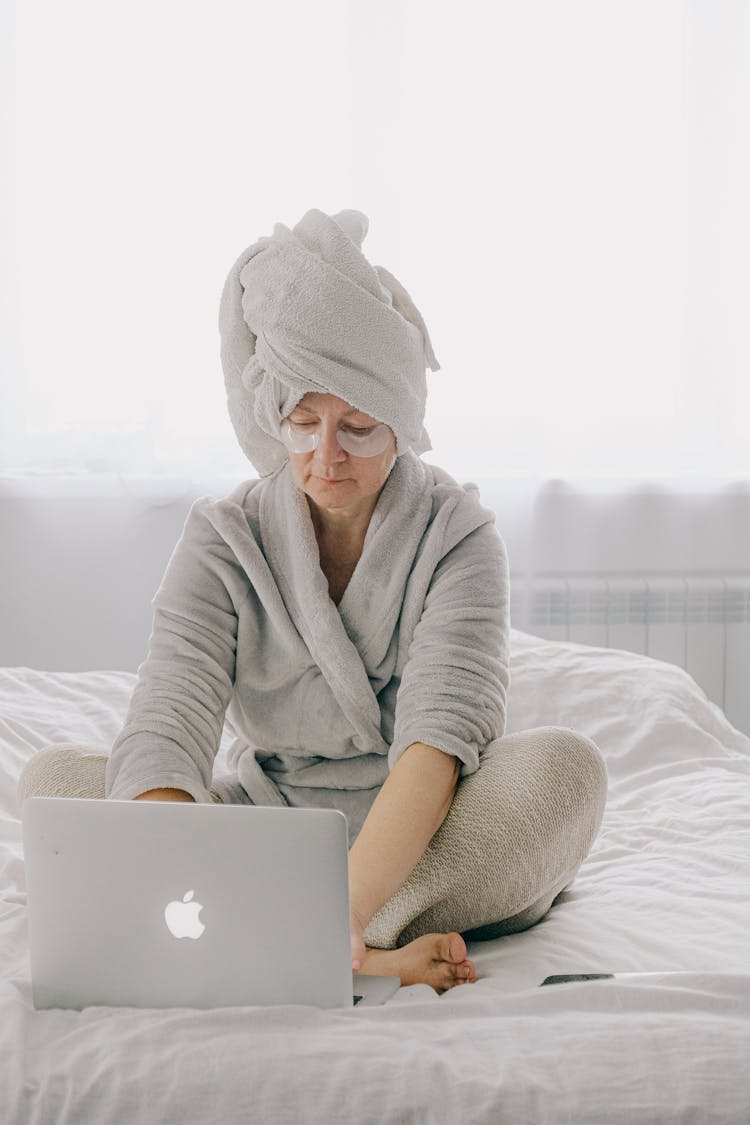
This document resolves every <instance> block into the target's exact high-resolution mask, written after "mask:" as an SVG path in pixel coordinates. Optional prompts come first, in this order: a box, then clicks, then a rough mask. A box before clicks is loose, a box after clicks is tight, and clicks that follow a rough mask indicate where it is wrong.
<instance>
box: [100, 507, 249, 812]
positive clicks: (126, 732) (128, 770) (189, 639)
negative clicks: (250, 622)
mask: <svg viewBox="0 0 750 1125" xmlns="http://www.w3.org/2000/svg"><path fill="white" fill-rule="evenodd" d="M211 504H212V501H211V499H210V498H207V497H201V498H199V499H198V500H196V501H195V502H194V503H193V505H192V507H191V508H190V511H189V513H188V516H187V519H186V521H185V525H184V528H183V531H182V535H181V537H180V539H179V541H178V543H177V546H176V547H175V549H174V551H173V552H172V556H171V558H170V560H169V563H168V564H167V568H166V571H165V572H164V576H163V578H162V581H161V585H160V586H159V589H158V590H157V592H156V594H155V596H154V599H153V601H152V605H153V606H154V617H153V628H152V632H151V637H150V640H149V650H148V655H147V657H146V659H145V661H144V662H143V663H142V664H141V665H140V667H139V668H138V679H137V682H136V685H135V688H134V690H133V693H132V695H131V698H130V702H129V706H128V711H127V715H126V718H125V722H124V725H123V727H122V728H121V730H120V733H119V734H118V736H117V738H116V739H115V741H114V743H113V745H112V749H111V752H110V756H109V760H108V763H107V767H106V773H105V797H108V798H111V799H114V800H132V798H134V797H137V796H138V795H139V794H140V793H144V792H146V790H148V789H162V788H169V789H185V790H186V791H187V792H188V793H190V795H191V796H192V797H193V798H194V800H195V801H198V802H200V803H210V801H211V795H210V792H209V786H210V784H211V776H212V769H213V763H214V759H215V757H216V754H217V752H218V749H219V745H220V742H221V734H222V730H223V725H224V715H225V712H226V709H227V706H228V704H229V700H230V698H231V694H232V691H233V685H234V675H235V655H236V648H237V620H238V609H239V605H240V603H241V602H242V601H243V600H244V598H245V597H246V596H247V593H248V584H247V580H246V579H245V580H244V581H243V577H242V570H241V567H239V564H238V562H237V560H236V558H235V556H234V554H233V552H232V551H231V549H230V548H229V547H228V545H227V544H226V543H225V542H224V541H223V539H222V538H221V536H220V535H219V533H218V532H217V531H216V530H215V528H214V527H213V525H212V524H211V521H210V518H209V516H208V513H209V512H210V506H211Z"/></svg>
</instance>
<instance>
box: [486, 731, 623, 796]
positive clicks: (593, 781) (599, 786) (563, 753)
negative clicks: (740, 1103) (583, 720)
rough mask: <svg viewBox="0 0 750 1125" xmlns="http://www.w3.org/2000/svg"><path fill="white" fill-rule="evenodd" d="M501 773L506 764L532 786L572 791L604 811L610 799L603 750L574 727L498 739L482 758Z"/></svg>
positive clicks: (517, 732) (520, 732)
mask: <svg viewBox="0 0 750 1125" xmlns="http://www.w3.org/2000/svg"><path fill="white" fill-rule="evenodd" d="M488 760H489V761H492V762H493V764H494V765H495V767H496V768H497V769H500V770H502V769H503V766H504V765H505V764H510V763H511V762H512V763H513V767H514V768H516V769H518V770H519V771H520V772H522V773H523V775H524V777H525V778H527V779H528V783H529V784H533V782H534V781H535V780H536V781H538V782H539V783H540V784H542V785H545V786H548V785H549V784H550V783H551V782H552V781H553V780H554V784H555V786H556V787H559V786H561V785H562V786H566V787H569V788H570V790H571V792H572V794H573V795H574V796H575V798H576V799H578V798H584V799H585V800H586V801H587V803H589V804H590V805H591V806H592V807H593V808H595V809H599V808H601V809H602V810H603V808H604V804H605V803H606V798H607V789H608V775H607V765H606V762H605V760H604V755H603V754H602V752H601V750H600V749H599V747H598V746H597V745H596V743H595V742H593V741H592V739H590V738H589V737H588V736H587V735H585V734H582V733H581V732H580V731H575V730H572V729H571V728H570V727H562V726H541V727H531V728H529V729H528V730H522V731H515V732H513V733H512V734H506V735H504V736H503V737H502V738H498V739H495V741H494V742H491V743H490V744H489V745H488V746H487V748H486V749H485V751H484V753H483V755H482V756H481V758H480V767H481V765H482V763H483V762H486V761H488Z"/></svg>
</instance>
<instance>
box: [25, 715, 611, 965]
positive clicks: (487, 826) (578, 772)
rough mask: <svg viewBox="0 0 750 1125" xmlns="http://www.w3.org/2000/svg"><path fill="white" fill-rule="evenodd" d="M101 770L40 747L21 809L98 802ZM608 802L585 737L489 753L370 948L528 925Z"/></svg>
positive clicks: (70, 749)
mask: <svg viewBox="0 0 750 1125" xmlns="http://www.w3.org/2000/svg"><path fill="white" fill-rule="evenodd" d="M106 761H107V753H106V751H105V750H103V749H102V748H101V747H89V746H80V745H74V744H72V743H66V744H61V745H56V746H47V747H45V748H44V749H43V750H40V751H38V752H37V753H36V754H34V755H33V756H32V758H31V759H30V760H29V762H27V764H26V765H25V767H24V769H23V771H22V773H21V777H20V780H19V784H18V801H19V807H20V805H21V804H22V802H23V801H24V800H25V798H26V797H30V796H43V797H92V798H103V797H104V770H105V766H106ZM238 784H239V782H237V781H236V779H235V780H234V785H235V786H236V785H238ZM212 785H213V788H212V790H211V796H212V799H213V800H214V801H216V802H218V803H226V802H232V801H233V789H232V781H231V779H229V778H226V777H224V778H215V779H214V781H213V783H212ZM243 793H244V791H243ZM245 797H246V795H245ZM606 800H607V768H606V765H605V763H604V758H603V757H602V754H601V752H600V750H599V749H598V747H597V746H596V745H595V744H594V743H593V742H592V741H591V740H590V739H589V738H586V737H585V736H584V735H581V734H577V733H576V732H575V731H572V730H569V729H568V728H567V727H554V726H545V727H533V728H531V729H529V730H524V731H518V732H516V733H514V734H507V735H505V736H504V737H503V738H498V739H496V740H495V741H494V742H491V743H489V745H488V746H487V747H486V748H485V750H484V751H483V752H482V754H481V755H480V764H479V769H478V770H477V771H476V773H473V774H472V775H471V776H470V777H466V778H463V779H462V780H461V781H459V783H458V786H457V787H456V792H455V795H454V798H453V804H452V805H451V808H450V811H449V812H448V815H447V816H446V817H445V820H444V821H443V823H442V824H441V825H440V827H439V828H438V830H437V832H436V833H435V835H434V836H433V837H432V839H431V840H430V842H429V844H428V845H427V848H426V849H425V851H424V853H423V854H422V856H421V858H420V859H419V861H418V863H417V865H416V867H415V868H414V870H413V871H412V872H411V874H410V875H409V877H408V878H407V880H406V882H405V883H404V884H403V885H402V886H401V887H400V888H399V889H398V890H397V891H396V892H395V893H394V894H393V895H392V896H391V898H389V899H388V901H387V902H386V903H384V905H383V906H382V907H381V908H380V910H378V911H377V913H376V914H375V915H374V916H373V917H372V919H371V920H370V922H369V924H368V926H367V927H366V929H365V932H364V939H365V944H366V945H367V946H370V947H373V948H378V949H395V948H396V947H397V946H402V945H406V944H407V942H410V941H413V940H414V938H417V937H420V936H421V935H422V934H429V933H448V932H450V931H451V930H457V931H458V932H459V933H461V934H462V936H463V937H464V938H465V939H466V940H467V941H477V940H485V939H489V938H494V937H500V936H501V935H503V934H512V933H517V932H519V931H520V930H526V929H528V928H529V927H530V926H533V925H535V924H536V923H537V922H539V921H541V919H542V918H543V917H544V915H545V914H546V913H547V912H548V911H549V909H550V907H551V906H552V903H553V901H554V899H555V898H556V897H557V895H558V894H560V892H561V891H563V890H565V889H566V887H567V886H568V885H569V884H570V883H571V882H572V880H573V879H574V877H575V875H576V872H577V871H578V869H579V868H580V866H581V864H582V863H583V861H584V859H585V858H586V856H587V855H588V853H589V851H590V849H591V847H592V845H593V843H594V841H595V839H596V837H597V834H598V832H599V828H600V825H601V822H602V818H603V816H604V808H605V804H606ZM242 803H247V801H243V802H242Z"/></svg>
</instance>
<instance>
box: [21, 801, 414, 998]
mask: <svg viewBox="0 0 750 1125" xmlns="http://www.w3.org/2000/svg"><path fill="white" fill-rule="evenodd" d="M22 830H23V848H24V860H25V866H26V881H27V894H28V906H29V915H28V917H29V939H30V947H31V983H32V991H33V1002H34V1007H35V1008H76V1009H82V1008H86V1007H89V1006H91V1005H107V1006H118V1007H119V1006H130V1007H139V1008H172V1007H192V1008H216V1007H223V1006H232V1007H235V1006H238V1005H247V1004H261V1005H270V1004H310V1005H314V1006H315V1007H319V1008H351V1007H353V1006H354V1005H355V1004H356V1005H360V1006H365V1005H375V1004H384V1003H385V1002H386V1001H387V1000H388V999H390V997H391V996H393V994H394V993H395V992H396V990H397V989H398V988H399V986H400V983H401V982H400V980H399V978H398V977H384V976H371V975H369V974H367V973H356V974H353V973H352V960H351V945H350V936H349V870H348V858H349V852H348V834H349V833H348V822H347V819H346V816H345V815H344V813H342V812H341V811H340V810H338V809H295V808H276V807H264V806H247V805H219V804H211V805H208V804H194V803H190V802H179V801H116V800H108V799H105V800H95V799H89V798H71V797H28V798H27V799H26V800H25V801H24V803H23V808H22Z"/></svg>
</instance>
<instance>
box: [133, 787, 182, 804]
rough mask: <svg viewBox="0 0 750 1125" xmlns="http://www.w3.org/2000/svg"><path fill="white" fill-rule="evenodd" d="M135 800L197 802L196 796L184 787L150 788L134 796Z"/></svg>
mask: <svg viewBox="0 0 750 1125" xmlns="http://www.w3.org/2000/svg"><path fill="white" fill-rule="evenodd" d="M133 800H134V801H192V802H193V804H195V797H191V796H190V794H189V793H186V792H185V790H184V789H149V790H148V791H147V792H146V793H139V794H138V796H137V797H133Z"/></svg>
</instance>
